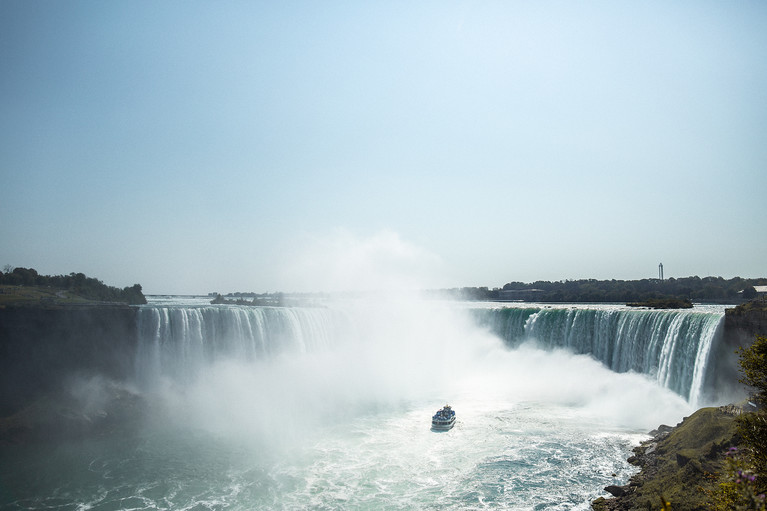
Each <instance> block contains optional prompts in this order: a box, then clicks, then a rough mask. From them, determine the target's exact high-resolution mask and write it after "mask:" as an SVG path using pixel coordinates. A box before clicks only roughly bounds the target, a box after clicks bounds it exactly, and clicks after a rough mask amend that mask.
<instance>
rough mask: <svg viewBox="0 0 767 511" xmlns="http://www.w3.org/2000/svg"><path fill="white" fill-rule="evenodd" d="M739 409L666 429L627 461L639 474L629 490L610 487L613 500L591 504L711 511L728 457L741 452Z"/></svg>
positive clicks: (615, 510) (622, 510)
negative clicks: (731, 451) (729, 453)
mask: <svg viewBox="0 0 767 511" xmlns="http://www.w3.org/2000/svg"><path fill="white" fill-rule="evenodd" d="M740 413H741V411H740V408H738V407H736V406H733V405H728V406H724V407H719V408H701V409H700V410H698V411H696V412H695V413H694V414H692V415H691V416H690V417H686V418H685V419H684V420H682V422H680V423H679V424H677V425H676V426H675V427H669V426H661V427H659V428H658V430H656V431H653V432H651V434H652V435H653V437H652V438H651V439H650V440H647V441H646V442H643V443H642V444H641V445H640V446H638V447H635V448H634V455H633V456H632V457H630V458H629V459H628V462H629V463H631V464H632V465H635V466H637V467H640V469H641V470H640V471H639V472H638V473H637V474H635V475H634V476H632V477H631V479H630V480H629V483H628V484H627V485H625V486H608V487H607V488H605V491H607V492H608V493H610V494H612V495H613V497H612V498H607V499H606V498H604V497H600V498H599V499H597V500H595V501H594V502H593V503H592V508H593V509H594V510H595V511H631V510H647V509H661V507H662V506H661V502H662V501H665V502H670V503H671V509H673V510H674V511H697V510H704V509H710V508H711V507H710V504H711V501H712V497H711V494H712V492H713V491H714V490H715V489H716V488H717V486H718V484H719V481H718V474H720V473H721V472H722V470H723V469H724V465H725V453H726V452H727V450H728V449H729V448H730V447H733V446H736V445H737V443H738V437H737V433H736V422H735V418H736V417H737V415H739V414H740Z"/></svg>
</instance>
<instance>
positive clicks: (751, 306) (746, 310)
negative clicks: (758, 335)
mask: <svg viewBox="0 0 767 511" xmlns="http://www.w3.org/2000/svg"><path fill="white" fill-rule="evenodd" d="M724 312H725V313H726V314H727V315H733V316H745V315H746V314H752V313H759V312H767V300H752V301H750V302H746V303H742V304H740V305H738V306H737V307H733V308H732V309H725V311H724Z"/></svg>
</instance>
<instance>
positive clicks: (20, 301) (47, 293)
mask: <svg viewBox="0 0 767 511" xmlns="http://www.w3.org/2000/svg"><path fill="white" fill-rule="evenodd" d="M103 303H123V304H129V305H140V304H144V303H146V297H144V293H143V292H142V290H141V285H140V284H134V285H133V286H129V287H125V288H123V289H120V288H117V287H113V286H107V285H106V284H104V283H103V282H101V281H100V280H98V279H95V278H92V277H87V276H86V275H85V274H83V273H70V274H69V275H40V274H39V273H37V271H36V270H35V269H33V268H10V267H8V266H6V267H5V268H4V271H2V272H0V306H6V305H87V304H103Z"/></svg>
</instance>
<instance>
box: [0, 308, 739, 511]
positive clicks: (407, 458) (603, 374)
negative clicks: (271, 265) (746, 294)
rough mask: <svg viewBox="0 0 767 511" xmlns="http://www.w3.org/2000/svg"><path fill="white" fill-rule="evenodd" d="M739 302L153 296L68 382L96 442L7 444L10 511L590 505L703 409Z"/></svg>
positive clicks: (4, 503)
mask: <svg viewBox="0 0 767 511" xmlns="http://www.w3.org/2000/svg"><path fill="white" fill-rule="evenodd" d="M723 310H724V309H723V307H716V306H704V307H701V306H696V307H695V308H693V309H691V310H684V311H678V310H673V311H653V310H637V309H630V308H627V307H624V306H617V305H590V306H583V305H578V306H574V305H573V306H566V305H561V306H559V305H557V306H554V305H542V304H498V303H463V302H447V301H445V302H443V301H437V300H420V299H416V298H408V297H402V296H398V297H396V298H394V297H391V296H388V297H379V298H375V299H372V298H358V299H337V300H328V301H327V302H326V303H322V304H319V305H317V306H311V307H309V306H304V307H260V306H249V305H229V304H225V305H211V304H209V303H207V299H203V298H197V299H190V298H177V297H163V298H160V297H155V298H153V299H152V300H150V303H149V304H148V305H146V306H141V307H139V308H137V309H134V311H133V312H134V321H135V325H134V328H133V330H132V331H133V334H132V335H133V336H134V337H135V343H134V345H133V347H132V348H131V349H130V350H127V349H123V351H122V352H121V353H122V354H123V355H121V357H119V360H120V361H122V362H124V367H123V366H120V368H121V369H120V370H119V371H118V370H111V371H106V370H105V369H104V368H105V367H113V366H114V364H111V365H109V366H106V365H104V366H103V367H101V368H100V369H98V370H96V369H93V368H92V367H91V366H89V367H91V369H89V370H86V369H83V368H82V367H81V368H79V369H78V370H77V371H72V373H71V374H70V375H69V376H68V377H67V378H65V379H64V380H63V381H64V383H63V384H62V388H63V390H62V391H61V392H62V393H63V394H65V395H66V396H67V401H66V403H68V404H67V405H66V409H65V410H63V411H62V413H66V414H67V416H68V417H77V418H79V419H78V420H81V422H83V423H87V424H89V425H91V429H90V430H88V431H89V434H80V435H70V436H65V437H62V438H58V439H56V440H55V441H54V440H51V441H50V442H49V443H43V444H39V443H38V444H35V443H32V444H19V445H15V446H11V447H8V448H4V449H3V451H2V461H3V463H2V465H3V468H2V469H0V483H2V485H1V486H0V506H1V507H3V508H5V509H30V508H49V509H142V510H143V509H146V510H155V509H238V510H240V509H241V510H246V509H247V510H250V509H285V510H293V509H317V510H319V509H352V510H355V509H392V510H394V509H438V508H439V509H456V510H458V509H461V510H463V509H509V508H513V509H556V510H570V509H578V510H587V509H589V503H590V502H591V501H592V500H593V499H595V498H597V497H599V496H602V495H603V490H602V488H604V487H605V486H608V485H610V484H624V483H625V482H626V481H627V480H628V478H629V477H630V475H631V474H632V473H633V472H634V470H635V468H633V467H632V466H630V465H629V464H628V463H627V462H626V461H625V460H626V458H628V456H629V455H630V454H631V448H632V447H633V446H634V445H636V444H637V443H638V442H639V441H641V440H643V439H645V438H647V436H646V435H647V431H649V430H650V429H652V428H655V427H657V426H658V425H659V424H661V423H667V424H675V423H676V422H678V421H679V420H681V418H682V417H683V416H685V415H689V414H690V413H691V412H692V411H693V410H694V409H695V407H697V406H700V405H701V404H703V403H704V402H705V401H706V399H707V396H708V395H710V393H708V392H707V386H710V385H711V383H710V382H711V372H712V371H713V370H714V367H715V366H716V364H715V363H714V361H715V359H716V358H717V357H716V355H715V354H716V353H718V351H717V350H718V346H719V344H720V343H721V324H722V319H723V316H724V314H723ZM91 348H92V347H91ZM91 348H88V350H86V351H83V353H85V352H89V353H92V352H93V351H94V350H93V349H91ZM99 350H100V351H98V353H99V355H98V356H99V357H101V356H106V355H101V354H100V353H101V352H102V351H103V350H102V349H101V348H99ZM126 354H129V356H127V355H126ZM94 356H95V355H94ZM79 358H82V357H79ZM93 367H95V366H93ZM446 403H449V404H450V405H451V406H452V408H453V409H454V410H455V412H456V417H457V420H456V423H455V426H454V427H453V428H452V429H450V430H449V431H443V432H439V431H433V430H431V429H430V425H431V424H430V419H431V415H432V414H433V413H434V412H435V411H436V410H438V409H440V408H441V407H442V406H444V405H445V404H446ZM61 407H64V405H61ZM97 424H98V425H99V426H98V427H96V425H97Z"/></svg>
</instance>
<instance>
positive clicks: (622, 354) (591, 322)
mask: <svg viewBox="0 0 767 511" xmlns="http://www.w3.org/2000/svg"><path fill="white" fill-rule="evenodd" d="M474 312H475V315H476V317H477V318H478V321H479V322H480V324H482V325H483V326H485V327H488V328H490V330H491V331H493V332H494V333H495V334H496V335H498V336H499V337H501V338H502V339H503V340H504V341H505V342H506V343H507V344H508V345H510V346H517V345H519V344H521V343H523V342H535V343H537V344H538V345H539V346H540V347H542V348H546V349H554V348H562V349H567V350H569V351H572V352H574V353H579V354H588V355H591V356H593V357H594V358H596V359H597V360H599V361H600V362H602V363H603V364H605V365H606V366H607V367H609V368H610V369H611V370H613V371H616V372H628V371H633V372H637V373H643V374H647V375H649V376H650V377H653V378H655V380H656V381H657V382H658V384H659V385H662V386H664V387H666V388H669V389H671V390H673V391H674V392H676V393H677V394H679V395H681V396H683V397H685V398H687V399H688V401H689V402H690V403H692V404H697V402H698V400H699V399H700V398H701V392H702V387H703V382H704V378H705V372H706V367H707V365H708V360H709V354H710V352H711V348H712V345H713V343H714V342H715V340H716V339H717V337H718V334H719V332H720V330H721V324H722V319H723V317H724V314H723V313H722V312H713V311H699V310H695V309H691V310H644V309H627V308H624V307H603V308H602V307H598V306H595V307H594V308H581V307H504V308H496V309H477V310H475V311H474Z"/></svg>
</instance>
